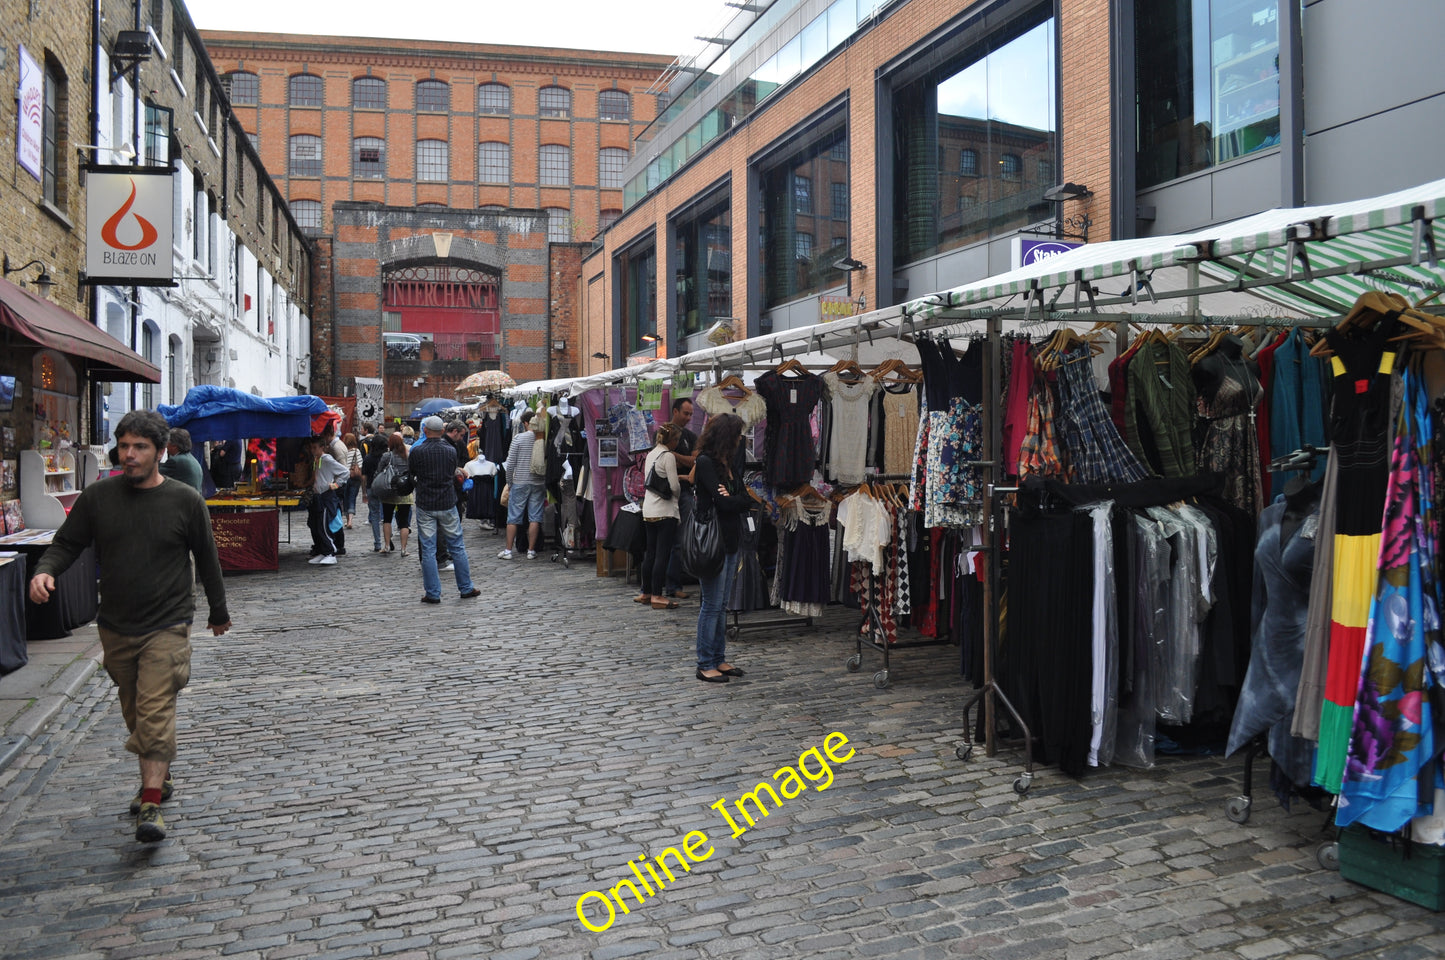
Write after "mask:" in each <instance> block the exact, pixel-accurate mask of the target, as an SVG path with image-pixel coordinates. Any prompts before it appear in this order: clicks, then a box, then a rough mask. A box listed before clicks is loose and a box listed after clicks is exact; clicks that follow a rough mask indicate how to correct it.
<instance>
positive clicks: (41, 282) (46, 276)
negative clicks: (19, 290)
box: [0, 254, 55, 297]
mask: <svg viewBox="0 0 1445 960" xmlns="http://www.w3.org/2000/svg"><path fill="white" fill-rule="evenodd" d="M31 267H39V268H40V274H39V275H38V276H37V277H36V278H35V285H36V286H37V287H39V288H40V295H41V296H42V297H48V296H50V288H51V287H53V286H55V281H54V280H52V279H51V277H50V272H49V271H48V270H46V269H45V261H43V260H31V261H30V262H29V263H24V264H21V265H20V266H18V267H12V266H10V256H9V254H6V255H5V258H4V260H3V261H0V268H3V269H4V271H5V276H7V277H8V276H10V274H12V273H19V272H20V271H21V270H29V269H30V268H31ZM20 285H21V286H22V287H23V286H25V281H24V280H21V281H20Z"/></svg>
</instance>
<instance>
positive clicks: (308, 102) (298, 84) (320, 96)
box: [286, 73, 326, 107]
mask: <svg viewBox="0 0 1445 960" xmlns="http://www.w3.org/2000/svg"><path fill="white" fill-rule="evenodd" d="M325 99H326V92H325V88H324V86H323V84H322V82H321V78H320V77H318V76H316V75H315V74H311V73H298V74H296V76H294V77H292V78H291V82H290V84H289V86H288V88H287V97H286V102H287V103H289V104H290V105H291V106H293V107H319V106H321V105H322V104H323V102H324V101H325Z"/></svg>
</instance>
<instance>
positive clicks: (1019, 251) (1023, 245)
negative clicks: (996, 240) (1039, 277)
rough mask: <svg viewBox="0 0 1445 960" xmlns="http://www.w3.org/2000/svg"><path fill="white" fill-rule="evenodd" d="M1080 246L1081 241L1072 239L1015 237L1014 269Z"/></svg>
mask: <svg viewBox="0 0 1445 960" xmlns="http://www.w3.org/2000/svg"><path fill="white" fill-rule="evenodd" d="M1082 246H1083V244H1082V243H1078V242H1076V241H1073V240H1031V239H1028V238H1025V237H1015V238H1014V269H1018V268H1019V267H1026V266H1028V265H1029V264H1031V263H1041V262H1043V261H1045V260H1049V259H1052V258H1053V257H1057V256H1058V255H1059V254H1061V253H1068V252H1069V251H1070V250H1077V249H1078V248H1079V247H1082Z"/></svg>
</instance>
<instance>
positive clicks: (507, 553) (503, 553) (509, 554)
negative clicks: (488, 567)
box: [497, 550, 512, 560]
mask: <svg viewBox="0 0 1445 960" xmlns="http://www.w3.org/2000/svg"><path fill="white" fill-rule="evenodd" d="M497 557H498V559H501V560H510V559H512V551H510V550H503V551H501V552H500V553H498V554H497Z"/></svg>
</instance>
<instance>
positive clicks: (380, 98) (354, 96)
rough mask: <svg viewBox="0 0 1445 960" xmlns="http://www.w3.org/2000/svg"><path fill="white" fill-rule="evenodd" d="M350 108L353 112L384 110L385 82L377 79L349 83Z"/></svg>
mask: <svg viewBox="0 0 1445 960" xmlns="http://www.w3.org/2000/svg"><path fill="white" fill-rule="evenodd" d="M351 106H352V109H354V110H385V109H386V81H385V80H382V79H379V78H377V77H357V78H356V79H355V80H353V81H351Z"/></svg>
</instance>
